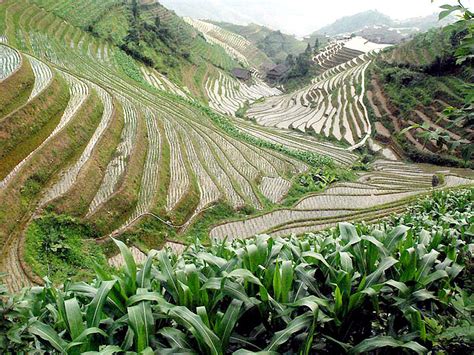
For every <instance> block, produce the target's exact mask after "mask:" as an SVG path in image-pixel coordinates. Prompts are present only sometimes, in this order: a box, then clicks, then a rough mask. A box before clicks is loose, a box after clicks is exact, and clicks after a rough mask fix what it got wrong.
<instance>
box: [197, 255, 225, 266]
mask: <svg viewBox="0 0 474 355" xmlns="http://www.w3.org/2000/svg"><path fill="white" fill-rule="evenodd" d="M196 257H197V258H198V259H200V260H204V261H205V262H206V263H208V264H209V265H212V266H216V267H218V268H219V269H221V268H223V267H224V266H225V264H227V260H225V259H223V258H220V257H218V256H215V255H212V254H209V253H199V254H198V255H197V256H196Z"/></svg>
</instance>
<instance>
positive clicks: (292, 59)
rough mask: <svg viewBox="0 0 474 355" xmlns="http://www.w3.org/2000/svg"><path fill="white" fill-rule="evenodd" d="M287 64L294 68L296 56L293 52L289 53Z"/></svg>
mask: <svg viewBox="0 0 474 355" xmlns="http://www.w3.org/2000/svg"><path fill="white" fill-rule="evenodd" d="M285 64H286V66H287V67H289V68H293V67H294V66H295V57H294V55H293V54H288V56H287V57H286V60H285Z"/></svg>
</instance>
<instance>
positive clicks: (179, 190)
mask: <svg viewBox="0 0 474 355" xmlns="http://www.w3.org/2000/svg"><path fill="white" fill-rule="evenodd" d="M63 5H64V4H63ZM58 6H59V5H58ZM0 9H1V10H5V9H6V18H5V20H6V28H7V29H8V31H7V34H6V37H7V41H8V43H9V44H11V45H14V46H16V47H18V48H19V49H18V50H16V49H14V48H13V47H10V46H6V45H0V48H1V51H0V53H1V56H0V58H1V59H0V60H1V61H2V62H5V63H8V65H5V66H2V68H6V70H3V69H2V71H1V73H2V76H3V78H4V79H5V78H8V77H12V78H13V77H16V73H17V71H16V70H17V69H18V68H19V67H21V63H24V64H26V63H29V65H31V66H32V67H37V68H38V70H33V72H34V74H35V91H36V92H37V97H33V98H32V100H31V102H30V103H27V104H26V105H25V107H24V110H26V113H25V114H24V115H25V117H26V118H27V119H30V120H31V119H32V118H34V117H37V116H34V115H30V114H28V112H31V111H32V110H40V112H41V114H42V115H44V116H45V117H44V120H43V121H44V124H43V125H41V126H38V128H37V131H38V134H37V138H35V139H30V140H28V139H26V137H23V136H22V134H23V133H24V132H25V130H24V129H22V128H21V127H16V126H12V129H11V130H10V132H13V133H12V135H13V136H14V137H15V139H16V140H17V141H18V142H22V144H24V145H25V149H23V150H22V151H21V152H19V154H16V155H13V154H12V151H11V150H10V151H8V152H5V154H4V155H3V156H4V157H5V159H10V161H11V162H12V164H8V165H7V164H3V163H2V165H1V166H2V168H3V169H4V170H5V172H4V174H2V176H1V179H2V180H1V185H0V199H1V201H2V204H1V206H0V220H1V227H0V240H1V245H2V247H3V251H2V265H1V267H2V270H14V271H15V274H14V275H13V276H11V278H9V279H8V280H9V281H8V280H7V283H9V284H10V286H11V287H14V288H18V287H19V285H20V284H21V283H22V282H24V283H28V282H29V279H28V277H26V276H25V275H24V272H25V270H27V268H26V269H25V267H24V266H21V265H22V264H21V263H20V261H21V260H22V250H23V249H22V248H23V243H24V240H23V238H24V234H23V232H24V228H25V226H26V225H27V224H28V222H29V221H30V219H31V218H32V217H33V216H37V215H38V214H41V213H42V212H41V211H42V209H41V208H42V207H46V206H47V207H48V210H50V211H51V210H53V211H56V212H58V213H67V214H70V215H75V216H77V217H79V218H81V220H84V221H86V223H89V224H90V225H93V226H94V229H95V230H96V231H97V233H98V235H108V234H109V233H111V232H114V231H123V230H125V229H126V228H128V227H130V226H132V225H134V224H136V223H138V222H139V220H140V219H141V218H142V217H144V216H146V215H148V214H149V213H151V212H153V214H154V215H157V216H160V217H159V218H161V219H162V220H163V221H167V220H171V222H170V223H173V224H174V225H180V226H181V227H180V228H178V229H176V230H175V231H174V232H173V229H172V230H169V227H167V224H166V223H165V224H161V227H158V228H157V230H156V233H158V235H159V234H160V233H165V234H166V235H168V233H170V231H171V232H172V234H173V235H177V234H178V231H179V230H181V231H183V232H184V231H185V230H186V228H187V227H188V226H190V225H191V223H193V222H194V221H195V219H196V218H197V217H198V216H199V215H200V214H201V213H202V212H203V211H204V210H205V209H208V208H209V207H210V206H213V205H216V204H217V205H225V206H230V208H231V210H232V209H236V210H237V209H243V208H248V209H255V210H259V209H261V208H263V206H264V205H265V204H266V202H265V201H266V200H265V198H264V197H263V194H262V192H261V191H260V188H259V186H258V181H259V179H261V178H262V177H269V178H278V177H281V178H283V179H287V178H289V177H291V176H292V175H294V174H298V173H301V172H304V171H305V170H307V168H308V167H307V164H305V163H304V162H303V161H301V160H298V159H295V158H292V157H290V156H288V155H285V154H283V153H281V152H279V151H277V150H275V149H272V148H271V146H269V145H267V147H263V148H260V147H257V146H256V145H253V144H252V140H249V143H247V142H245V141H243V140H237V139H236V138H234V137H233V136H232V135H229V134H228V133H226V132H225V131H224V130H223V129H222V128H219V127H218V126H216V125H215V123H214V121H213V118H212V117H213V116H212V114H213V113H212V114H211V113H210V112H209V111H208V110H207V109H205V108H203V107H202V106H201V105H199V104H197V103H193V102H192V101H188V100H187V99H184V98H182V97H181V96H179V95H175V94H173V93H168V92H166V91H163V90H160V91H158V90H155V89H154V88H153V87H152V86H151V85H149V84H147V82H146V81H145V80H144V79H143V78H142V76H141V72H140V69H139V68H140V65H141V64H139V63H138V62H136V61H134V60H133V59H132V58H131V57H129V56H127V55H126V54H125V53H124V52H123V51H122V50H121V49H119V48H118V47H116V46H113V45H112V44H110V43H108V42H105V41H103V40H102V39H100V38H97V37H94V36H91V35H89V34H88V33H86V32H84V31H82V30H81V29H80V28H78V27H74V26H72V25H70V24H69V23H67V22H65V21H63V20H62V19H61V18H59V17H56V16H55V15H54V14H52V13H51V12H47V11H45V10H44V9H42V8H39V7H37V6H36V5H34V4H33V3H32V2H30V1H27V0H21V1H6V2H3V3H2V4H0ZM17 18H21V19H22V20H21V21H20V22H18V21H16V19H17ZM65 43H66V45H65ZM25 53H28V55H26V54H25ZM147 70H151V69H150V68H147ZM50 73H53V76H52V77H51V74H50ZM0 84H1V82H0ZM51 97H54V98H55V99H56V100H51V99H50V98H51ZM40 104H41V105H43V106H44V107H40V106H38V105H40ZM18 114H20V111H18ZM8 117H9V116H7V117H6V118H5V119H7V120H8V122H10V121H11V122H12V123H11V125H14V124H16V123H17V122H23V120H14V119H8ZM37 118H38V117H37ZM83 118H86V119H83ZM38 122H42V121H41V120H38ZM3 127H7V126H5V125H2V128H3ZM23 135H24V134H23ZM12 139H13V138H12V136H9V135H3V134H2V136H1V137H0V140H1V141H0V146H1V147H2V149H5V148H4V147H6V146H12V142H13V141H12ZM19 146H20V145H18V144H15V147H19ZM12 147H13V146H12ZM295 152H296V150H295ZM20 153H21V154H20ZM294 155H295V154H294ZM12 158H15V159H12ZM160 230H161V232H160ZM160 238H162V237H160ZM160 238H158V239H156V240H155V241H154V243H160V242H159V241H160V240H161V239H160ZM15 278H16V279H15ZM13 279H15V281H14V282H13Z"/></svg>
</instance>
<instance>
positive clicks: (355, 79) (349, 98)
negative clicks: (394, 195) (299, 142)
mask: <svg viewBox="0 0 474 355" xmlns="http://www.w3.org/2000/svg"><path fill="white" fill-rule="evenodd" d="M380 48H383V46H379V45H376V44H373V43H370V42H366V41H364V40H363V39H361V38H354V39H352V40H350V41H347V42H337V43H331V44H329V45H328V47H327V48H326V49H324V50H323V51H322V52H321V53H319V54H318V55H316V56H315V57H314V61H315V63H316V65H318V66H319V67H320V68H321V71H322V74H320V75H318V76H317V77H316V78H314V79H313V82H312V84H311V85H310V86H307V87H305V88H303V89H301V90H298V91H296V92H294V93H291V94H286V95H281V96H278V97H272V98H268V99H266V100H265V101H264V102H263V103H257V104H255V105H252V107H251V108H250V109H249V110H248V111H247V116H248V117H249V118H250V119H252V120H255V122H256V123H258V124H260V125H262V126H271V127H277V128H281V129H295V130H299V131H302V132H312V133H315V134H317V135H322V136H325V137H332V138H334V139H335V140H337V141H341V142H344V143H345V144H347V145H348V146H349V149H351V150H353V149H356V148H357V147H360V146H362V145H364V144H365V142H366V140H367V139H368V138H369V137H370V135H371V132H372V129H371V122H370V120H369V117H368V113H367V108H366V106H365V103H364V96H365V81H366V71H367V68H368V66H369V65H370V63H371V62H372V60H373V58H374V57H375V53H376V51H377V49H380ZM359 53H362V54H359ZM358 54H359V55H358ZM354 55H357V56H355V57H354Z"/></svg>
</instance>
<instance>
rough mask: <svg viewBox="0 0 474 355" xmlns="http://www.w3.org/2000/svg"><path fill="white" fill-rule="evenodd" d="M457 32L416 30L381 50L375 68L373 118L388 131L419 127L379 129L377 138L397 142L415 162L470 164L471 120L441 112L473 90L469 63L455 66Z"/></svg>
mask: <svg viewBox="0 0 474 355" xmlns="http://www.w3.org/2000/svg"><path fill="white" fill-rule="evenodd" d="M457 33H458V32H457V30H456V29H455V28H452V29H451V30H444V31H443V30H430V31H429V32H427V33H425V34H420V35H417V36H416V37H415V38H414V39H413V40H412V41H410V42H408V43H405V44H403V45H400V46H397V47H395V48H393V49H389V50H387V51H386V52H384V53H383V55H382V56H381V57H380V59H379V60H378V61H377V63H376V66H375V67H374V68H373V80H372V83H371V86H372V90H371V92H370V95H369V98H370V99H371V101H372V106H373V108H374V114H375V116H376V119H377V120H378V121H379V122H380V123H381V124H382V125H383V126H384V127H385V128H386V129H388V130H389V131H390V132H401V131H402V130H403V129H405V128H407V127H415V125H419V126H423V127H420V128H416V129H412V130H409V131H406V130H405V131H404V132H403V134H402V135H397V134H396V135H391V137H388V135H387V134H385V135H384V134H381V135H380V136H381V139H385V140H391V141H392V142H394V143H395V144H396V145H399V146H400V147H401V149H402V150H403V151H405V153H406V154H407V155H408V156H410V157H411V158H412V159H414V160H415V161H426V162H432V163H442V164H443V163H444V164H446V163H447V164H455V165H463V164H467V165H471V166H472V157H471V156H472V144H473V140H474V131H473V126H472V119H469V118H466V119H461V120H454V118H451V119H449V117H447V116H445V115H444V114H443V111H444V110H446V109H448V108H450V107H453V108H461V107H463V106H464V105H465V104H466V102H465V98H466V97H467V95H468V93H469V92H472V89H473V86H472V85H473V82H474V69H473V66H472V63H469V62H467V63H464V64H463V65H457V64H456V59H455V58H454V52H455V50H456V48H457V46H458V45H459V37H458V35H457ZM380 131H381V132H382V131H383V129H381V130H380ZM463 161H465V163H463Z"/></svg>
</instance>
